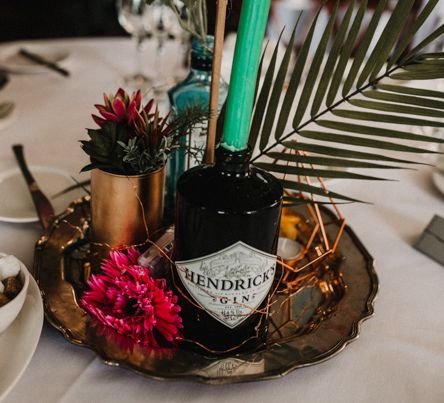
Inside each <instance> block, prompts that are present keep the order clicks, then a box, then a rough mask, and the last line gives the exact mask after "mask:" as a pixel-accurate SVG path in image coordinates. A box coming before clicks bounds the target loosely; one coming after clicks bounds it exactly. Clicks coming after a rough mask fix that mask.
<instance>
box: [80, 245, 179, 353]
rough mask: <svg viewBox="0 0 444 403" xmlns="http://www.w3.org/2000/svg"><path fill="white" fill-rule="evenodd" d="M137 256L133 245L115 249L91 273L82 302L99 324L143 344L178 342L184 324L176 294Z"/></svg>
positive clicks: (156, 344) (156, 345)
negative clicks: (138, 262)
mask: <svg viewBox="0 0 444 403" xmlns="http://www.w3.org/2000/svg"><path fill="white" fill-rule="evenodd" d="M138 257H139V252H137V251H136V250H135V249H134V248H130V249H128V250H127V251H126V253H124V252H123V251H112V252H111V253H110V256H109V258H108V259H105V260H104V261H103V263H102V273H101V274H99V275H93V276H91V279H90V281H89V282H88V285H89V288H90V289H89V290H88V291H86V292H85V294H84V295H83V297H82V299H81V301H80V304H81V306H82V307H83V308H84V309H86V310H87V311H88V312H89V313H90V314H91V315H92V316H93V317H95V318H96V319H97V320H98V321H99V322H100V323H102V324H104V325H106V326H109V327H111V328H113V329H114V330H115V331H116V332H118V333H119V334H121V335H124V336H127V337H129V338H131V339H132V340H134V341H135V342H136V343H138V344H141V345H142V346H144V347H158V346H159V345H160V344H159V343H161V342H162V340H166V341H168V342H175V341H176V339H177V338H178V337H179V336H180V333H179V329H181V328H182V327H183V326H182V319H181V317H180V316H179V312H180V307H179V306H178V305H177V296H175V295H174V294H173V293H172V292H171V291H169V290H167V289H166V283H165V280H163V279H154V278H152V277H151V273H150V270H149V269H147V268H145V267H141V266H138V265H137V259H138Z"/></svg>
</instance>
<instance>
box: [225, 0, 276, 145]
mask: <svg viewBox="0 0 444 403" xmlns="http://www.w3.org/2000/svg"><path fill="white" fill-rule="evenodd" d="M270 1H271V0H244V2H243V6H242V11H241V16H240V22H239V30H238V33H237V41H236V49H235V51H234V60H233V69H232V71H231V79H230V90H229V93H228V100H227V110H226V115H225V124H224V135H223V139H222V146H223V147H224V148H226V149H228V150H231V151H240V150H243V149H245V148H246V147H247V144H248V134H249V130H250V120H251V113H252V110H253V102H254V89H255V87H256V79H257V71H258V67H259V59H260V55H261V50H262V42H263V39H264V34H265V28H266V26H267V20H268V12H269V10H270Z"/></svg>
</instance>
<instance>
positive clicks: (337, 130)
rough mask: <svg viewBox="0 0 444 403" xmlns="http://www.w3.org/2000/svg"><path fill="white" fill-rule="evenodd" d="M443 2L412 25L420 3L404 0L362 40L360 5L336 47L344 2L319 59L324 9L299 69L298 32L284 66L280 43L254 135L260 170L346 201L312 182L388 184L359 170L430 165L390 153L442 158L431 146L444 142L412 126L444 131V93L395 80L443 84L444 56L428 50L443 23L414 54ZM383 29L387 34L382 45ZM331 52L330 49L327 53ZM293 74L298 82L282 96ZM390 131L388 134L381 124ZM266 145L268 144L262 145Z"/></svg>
mask: <svg viewBox="0 0 444 403" xmlns="http://www.w3.org/2000/svg"><path fill="white" fill-rule="evenodd" d="M438 1H439V0H429V1H428V2H427V3H426V4H425V6H424V7H423V9H422V10H421V12H420V13H419V15H418V16H417V18H416V20H415V21H413V22H410V23H408V22H409V21H410V12H411V10H412V8H413V4H414V0H398V2H397V4H396V5H395V7H394V9H393V11H392V12H391V14H390V16H389V18H387V19H386V22H385V25H384V26H382V27H381V21H382V20H383V18H382V16H383V13H384V11H385V9H386V3H387V1H386V0H382V1H380V2H378V5H377V7H376V9H375V10H374V11H373V15H372V17H371V18H370V22H369V23H368V26H367V28H366V30H365V32H364V34H363V36H362V38H360V35H359V32H360V31H362V30H363V22H364V20H365V19H364V15H365V13H366V12H367V11H368V10H367V2H366V1H363V2H361V3H360V6H359V7H355V1H354V0H352V1H350V2H349V3H348V5H347V8H346V10H345V13H344V14H343V18H342V21H341V23H340V24H339V28H338V31H337V34H336V36H335V37H334V38H333V40H331V36H332V32H333V26H334V24H335V21H336V18H337V15H339V14H340V13H339V12H338V7H339V1H337V2H336V4H335V7H334V9H333V11H332V12H331V14H330V17H329V19H328V21H327V23H326V24H325V26H324V27H323V32H322V33H321V35H320V40H319V42H318V44H317V45H316V48H315V50H314V54H313V56H312V58H311V57H310V49H311V48H312V45H313V37H314V32H315V30H316V29H319V26H318V25H319V21H320V20H321V19H320V18H319V15H320V13H322V12H323V9H322V7H321V9H320V10H318V12H317V14H316V15H315V17H314V19H313V22H312V24H311V25H310V28H309V30H308V33H307V35H306V38H305V40H304V42H303V43H302V46H301V47H300V50H299V52H298V54H297V56H296V59H295V64H294V67H293V68H292V69H289V63H290V56H291V49H290V48H291V47H293V45H294V41H295V32H296V27H295V28H294V30H293V32H292V36H291V40H290V43H289V48H287V49H286V51H285V54H284V55H283V58H282V62H281V63H280V64H279V66H277V57H278V56H277V54H278V46H279V44H278V45H277V46H276V48H275V51H274V53H273V57H272V59H271V63H270V66H269V67H268V70H267V72H266V74H265V78H264V82H263V84H262V86H261V88H260V90H259V91H258V97H257V102H256V104H255V109H254V114H253V119H252V126H251V133H250V145H251V146H252V148H254V154H253V159H252V161H253V163H254V164H255V165H257V166H259V167H261V168H263V169H266V170H268V171H270V172H273V173H275V174H278V175H284V177H286V176H285V175H287V174H288V175H292V176H295V177H298V178H303V180H305V182H303V181H293V180H288V179H285V180H283V184H284V186H286V187H287V188H288V189H290V190H292V191H296V192H300V193H306V194H311V195H316V196H320V197H324V198H325V197H327V198H330V199H331V198H333V199H340V200H344V201H347V202H350V201H355V199H354V198H350V197H348V196H346V195H341V194H336V193H333V192H328V191H327V190H326V189H324V188H323V187H322V186H321V187H316V186H313V185H312V184H311V183H310V181H309V180H308V178H314V177H318V178H321V177H326V178H344V179H358V180H382V179H385V178H379V177H377V176H372V175H363V174H362V173H355V172H352V171H350V169H354V168H356V169H362V168H367V169H400V168H408V167H411V166H412V165H414V164H420V165H427V164H424V163H420V162H417V161H414V160H412V159H411V158H410V157H407V158H398V155H396V156H390V155H386V153H392V152H396V153H413V154H420V153H436V151H433V150H431V149H429V148H428V147H427V146H426V143H432V142H434V143H444V140H442V139H439V138H437V137H436V138H435V137H434V136H431V135H430V136H426V135H422V134H418V133H415V132H414V131H413V130H412V127H431V128H442V127H444V119H443V118H444V101H442V100H443V99H444V93H442V92H440V91H436V90H430V89H425V88H417V87H415V86H410V85H409V86H407V85H399V83H396V82H394V81H393V80H405V81H407V80H429V79H434V78H444V53H440V52H437V53H436V52H435V53H430V52H424V50H426V49H427V47H428V46H429V45H430V44H432V43H433V42H434V41H435V40H437V39H438V38H439V37H440V36H441V35H443V34H444V25H441V26H439V27H438V28H437V29H436V30H435V31H433V32H432V33H430V34H429V35H428V36H427V37H426V38H425V39H423V40H422V41H420V42H419V44H418V45H416V46H415V47H414V48H413V49H411V50H408V48H409V45H410V43H411V42H412V40H413V38H414V36H415V34H416V33H417V32H419V30H420V29H421V27H423V26H424V24H425V22H426V21H427V20H428V19H429V18H430V16H431V15H433V10H434V8H435V7H436V5H437V4H438ZM298 21H299V20H298ZM376 32H382V33H381V35H380V36H379V38H376ZM330 42H331V43H330ZM373 44H374V46H373ZM328 48H330V52H329V54H328V55H326V51H327V49H328ZM355 48H356V49H357V50H356V52H355V55H354V59H353V61H351V60H350V57H351V55H352V53H353V49H355ZM421 52H422V53H421ZM307 65H309V67H308V69H307V72H306V78H305V81H304V79H303V77H304V73H305V70H306V67H307ZM347 66H350V68H349V69H348V68H347ZM384 66H385V67H384ZM276 70H277V74H275V71H276ZM289 70H290V72H291V74H290V79H289V83H288V86H287V89H286V91H284V92H283V89H285V85H284V80H285V76H286V75H287V73H288V71H289ZM275 76H276V78H275V79H274V77H275ZM258 88H259V87H258ZM299 88H301V89H300V90H299ZM292 110H294V112H293V116H291V114H292ZM307 111H308V112H309V113H307ZM290 117H292V118H291V119H290ZM275 123H276V125H275ZM290 124H291V128H290V129H288V126H289V125H290ZM381 124H383V125H384V127H379V126H380V125H381ZM274 126H275V128H274V130H273V127H274ZM258 139H260V141H259V146H258V147H256V148H255V146H256V144H257V142H258V141H257V140H258ZM302 139H304V140H303V141H301V140H302ZM286 150H290V151H291V152H287V151H286ZM270 161H271V162H270ZM320 166H321V167H324V168H319V167H320ZM338 168H341V169H345V170H338ZM295 202H296V201H295ZM297 202H298V203H300V202H301V200H298V201H297Z"/></svg>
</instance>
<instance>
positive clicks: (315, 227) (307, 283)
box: [269, 149, 345, 340]
mask: <svg viewBox="0 0 444 403" xmlns="http://www.w3.org/2000/svg"><path fill="white" fill-rule="evenodd" d="M283 152H284V153H287V152H289V153H294V154H296V155H301V156H307V153H306V152H304V151H300V150H294V149H291V150H289V149H284V150H283ZM290 163H291V162H290V161H288V162H287V166H289V165H290ZM295 165H296V166H297V167H301V168H304V167H307V166H310V167H311V168H314V166H313V165H312V164H303V163H300V162H297V163H295ZM287 176H288V175H287V174H286V173H285V174H283V177H282V179H284V180H285V179H286V178H287ZM316 179H317V181H318V182H319V186H320V187H321V188H322V189H323V190H324V191H325V192H326V193H328V189H327V187H326V184H325V182H324V180H323V179H322V178H320V177H317V178H316ZM297 181H298V182H300V183H306V184H307V185H312V179H310V177H308V176H301V175H297ZM286 192H287V193H286V195H287V196H291V197H292V198H296V199H300V200H301V202H302V203H301V204H304V202H305V206H304V207H305V213H303V214H301V213H300V209H298V212H295V211H294V209H292V208H291V207H284V209H283V212H282V218H281V235H282V236H286V235H288V230H289V229H290V230H291V229H294V228H292V226H294V227H295V229H296V231H297V232H296V234H297V235H296V238H295V239H292V240H294V241H297V242H298V243H299V244H300V245H301V247H302V249H301V251H300V252H299V254H298V255H297V256H296V257H295V258H293V259H292V260H284V259H280V260H279V263H280V266H281V268H282V272H283V276H282V280H281V284H280V287H279V292H278V299H280V301H279V305H278V307H274V309H277V310H278V311H280V312H279V315H280V318H281V319H282V317H283V315H282V314H283V311H286V315H285V316H286V317H287V320H283V321H282V320H281V321H280V324H279V326H277V325H276V324H275V323H274V320H273V310H272V312H271V315H270V317H269V319H270V322H271V325H272V329H270V336H271V338H272V339H273V338H277V339H278V340H282V339H283V338H285V334H286V329H287V330H291V335H292V336H293V337H294V336H296V335H297V334H298V333H306V332H309V331H311V330H313V329H314V328H315V327H316V326H317V325H318V324H319V323H320V322H321V321H322V320H323V319H322V316H325V315H328V314H329V313H330V312H328V311H329V308H328V307H327V308H325V309H324V310H322V309H319V310H318V311H319V312H318V313H319V314H320V318H319V320H318V321H316V320H311V321H309V323H297V322H296V318H301V317H304V312H302V311H301V312H298V314H297V315H295V314H294V312H293V310H294V309H295V306H294V305H295V301H296V299H297V298H298V295H301V294H302V293H303V292H304V290H306V289H308V288H316V287H317V289H318V290H319V294H320V295H322V296H324V297H325V296H328V295H329V294H331V293H334V292H336V291H335V290H336V289H338V290H339V289H341V290H343V289H344V285H343V284H339V283H341V278H340V275H339V277H337V276H335V275H334V274H333V273H331V274H332V275H331V278H330V280H329V281H326V280H325V273H326V271H328V270H330V263H331V262H332V261H334V260H340V259H341V258H340V256H338V255H337V247H338V244H339V241H340V239H341V236H342V234H343V232H344V228H345V219H344V217H343V216H342V214H341V212H340V211H339V208H338V206H337V204H336V203H335V201H334V199H333V198H331V197H328V200H329V202H330V204H331V207H332V208H333V211H334V216H335V217H336V218H335V219H330V218H328V219H327V221H326V220H325V219H324V217H323V215H322V214H321V211H320V208H319V205H318V204H317V202H318V199H317V197H316V195H314V194H307V193H304V192H298V193H296V192H288V191H286ZM284 206H285V205H284ZM333 226H334V228H335V229H337V230H336V231H334V232H333V234H332V231H327V230H328V229H330V227H333ZM286 232H287V233H286ZM293 235H294V231H293ZM291 238H294V236H293V237H291ZM291 238H290V239H291ZM336 286H337V287H336ZM308 294H309V295H311V296H312V295H313V293H308ZM325 298H326V297H325ZM311 305H313V306H314V305H316V304H315V303H313V304H305V308H304V309H308V308H307V307H309V306H311ZM273 325H274V326H273ZM273 327H274V329H273Z"/></svg>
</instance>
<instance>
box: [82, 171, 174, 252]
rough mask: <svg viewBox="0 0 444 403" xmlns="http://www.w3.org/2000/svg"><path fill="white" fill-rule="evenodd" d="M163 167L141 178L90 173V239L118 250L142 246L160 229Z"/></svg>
mask: <svg viewBox="0 0 444 403" xmlns="http://www.w3.org/2000/svg"><path fill="white" fill-rule="evenodd" d="M165 170H166V169H165V166H163V167H162V168H161V169H158V170H157V171H153V172H149V173H146V174H143V175H134V176H125V175H115V174H111V173H108V172H105V171H102V170H100V169H94V170H93V171H92V172H91V226H92V229H91V237H92V240H93V241H94V242H96V243H99V244H106V245H107V246H108V247H112V248H118V247H123V246H129V245H136V244H141V243H143V242H144V241H146V240H147V239H148V238H149V239H151V238H153V236H155V234H156V232H157V231H158V230H159V229H160V227H161V226H162V218H163V206H164V189H165Z"/></svg>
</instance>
